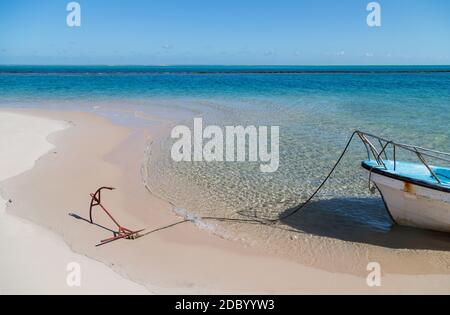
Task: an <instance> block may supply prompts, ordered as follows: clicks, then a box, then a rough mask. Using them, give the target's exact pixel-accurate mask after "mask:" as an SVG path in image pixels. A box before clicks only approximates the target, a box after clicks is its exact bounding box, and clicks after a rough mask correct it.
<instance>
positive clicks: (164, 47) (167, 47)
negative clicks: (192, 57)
mask: <svg viewBox="0 0 450 315" xmlns="http://www.w3.org/2000/svg"><path fill="white" fill-rule="evenodd" d="M162 49H166V50H170V49H173V45H170V44H166V45H163V46H162Z"/></svg>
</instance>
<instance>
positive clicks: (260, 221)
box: [141, 131, 357, 236]
mask: <svg viewBox="0 0 450 315" xmlns="http://www.w3.org/2000/svg"><path fill="white" fill-rule="evenodd" d="M356 134H357V131H355V132H353V134H352V136H351V137H350V138H349V140H348V142H347V144H346V146H345V148H344V150H343V151H342V153H341V155H340V156H339V158H338V160H337V162H336V163H335V164H334V165H333V167H332V169H331V171H330V172H329V173H328V175H327V176H326V177H325V179H324V180H323V181H322V183H321V184H320V185H319V186H318V187H317V189H316V190H315V191H314V193H313V194H311V196H310V197H309V198H308V199H307V200H306V201H305V202H304V203H302V204H300V205H298V206H297V207H295V208H292V211H291V212H290V213H288V214H286V215H284V216H279V217H278V218H277V219H272V220H270V219H259V218H255V219H233V218H220V217H199V218H198V219H200V220H213V221H225V222H237V223H244V224H245V223H247V224H263V225H273V224H276V223H278V222H280V221H283V220H285V219H287V218H290V217H292V216H293V215H295V214H297V213H298V212H300V211H301V210H303V209H304V208H305V207H306V206H307V205H308V204H310V203H311V201H312V200H313V199H314V197H315V196H316V195H317V194H318V193H319V192H320V191H321V190H322V188H323V186H325V184H326V183H327V182H328V180H329V179H330V177H331V176H332V175H333V174H334V172H335V171H336V169H337V167H338V166H339V165H340V164H341V162H342V160H343V158H344V157H345V155H346V153H347V151H348V149H349V148H350V145H351V143H352V141H353V139H354V137H355V135H356ZM187 222H193V221H192V220H188V219H184V220H182V221H179V222H176V223H173V224H170V225H167V226H164V227H161V228H158V229H155V230H152V231H149V232H147V233H145V234H143V235H141V236H146V235H149V234H152V233H156V232H159V231H161V230H165V229H168V228H171V227H174V226H177V225H180V224H183V223H187Z"/></svg>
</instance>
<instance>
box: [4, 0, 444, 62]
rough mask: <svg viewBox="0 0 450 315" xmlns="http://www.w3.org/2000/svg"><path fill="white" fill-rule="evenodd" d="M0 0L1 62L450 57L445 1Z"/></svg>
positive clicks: (426, 59)
mask: <svg viewBox="0 0 450 315" xmlns="http://www.w3.org/2000/svg"><path fill="white" fill-rule="evenodd" d="M69 2H70V1H69V0H39V1H30V0H0V64H149V65H163V64H223V65H229V64H237V65H254V64H257V65H263V64H264V65H281V64H283V65H291V64H292V65H341V64H343V65H350V64H351V65H353V64H375V65H376V64H446V65H448V64H450V19H449V13H450V1H448V0H380V1H378V2H379V3H380V4H381V6H382V26H381V27H379V28H370V27H368V25H367V23H366V17H367V15H368V14H369V12H367V11H366V6H367V4H368V3H369V2H370V1H369V0H127V1H124V0H122V1H120V0H79V1H78V2H79V3H80V5H81V9H82V12H81V23H82V25H81V27H80V28H69V27H68V26H67V24H66V16H67V14H68V12H67V11H66V5H67V3H69Z"/></svg>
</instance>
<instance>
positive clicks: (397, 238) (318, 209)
mask: <svg viewBox="0 0 450 315" xmlns="http://www.w3.org/2000/svg"><path fill="white" fill-rule="evenodd" d="M290 213H292V209H288V210H286V211H285V212H283V213H282V214H281V215H280V217H283V216H286V215H288V214H290ZM281 222H282V223H283V224H285V225H287V226H288V227H289V230H292V231H297V232H299V233H308V234H312V235H317V236H323V237H329V238H334V239H339V240H343V241H348V242H355V243H364V244H370V245H376V246H382V247H386V248H391V249H413V250H414V249H416V250H439V251H450V234H449V233H443V232H435V231H428V230H421V229H416V228H409V227H403V226H398V225H396V224H394V222H393V221H392V220H391V218H390V215H389V213H388V211H387V210H386V208H385V206H384V203H383V202H382V200H381V199H379V198H333V199H329V200H319V201H313V202H311V203H310V204H309V205H307V206H306V207H305V208H304V209H303V210H301V211H300V212H298V213H296V214H294V215H292V216H290V217H288V218H286V219H283V220H282V221H281Z"/></svg>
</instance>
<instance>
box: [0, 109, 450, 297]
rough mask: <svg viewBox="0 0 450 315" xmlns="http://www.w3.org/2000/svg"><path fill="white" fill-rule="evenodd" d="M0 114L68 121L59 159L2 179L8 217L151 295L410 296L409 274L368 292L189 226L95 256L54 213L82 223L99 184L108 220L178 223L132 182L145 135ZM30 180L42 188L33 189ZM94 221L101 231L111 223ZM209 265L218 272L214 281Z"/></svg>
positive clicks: (55, 139)
mask: <svg viewBox="0 0 450 315" xmlns="http://www.w3.org/2000/svg"><path fill="white" fill-rule="evenodd" d="M5 111H9V112H18V113H24V114H26V115H31V116H38V117H39V116H40V117H47V118H50V119H55V120H70V121H73V122H74V127H72V128H71V129H68V130H64V131H62V132H60V133H58V134H57V135H55V134H53V135H51V136H50V138H49V140H50V142H51V143H53V144H54V145H55V146H56V149H55V150H56V152H57V154H47V155H45V156H43V157H42V158H41V159H39V161H38V163H36V165H35V167H34V168H33V169H31V170H29V171H27V172H26V173H24V174H21V175H19V176H17V177H15V178H12V179H9V180H7V181H6V182H2V184H1V185H0V186H1V187H2V190H3V189H4V190H6V192H7V195H8V196H11V198H12V199H13V204H12V205H11V206H10V210H11V211H10V212H13V214H14V215H18V216H19V217H25V218H26V219H29V220H31V221H32V222H36V223H37V224H38V225H44V226H45V227H46V228H49V229H50V230H53V231H54V232H56V233H57V234H58V235H62V236H63V239H64V240H65V242H66V243H68V244H69V247H70V248H71V249H72V250H73V251H75V252H79V253H82V254H83V255H86V256H88V257H90V258H93V259H95V260H99V261H102V262H103V263H105V264H106V265H107V266H109V267H110V268H112V269H113V270H114V271H116V272H118V273H120V274H122V275H123V276H125V277H126V278H129V279H132V280H133V281H134V282H138V283H142V284H144V285H146V286H147V288H148V289H149V288H150V287H151V288H152V291H153V292H155V293H161V292H164V293H171V294H175V293H180V292H185V293H186V292H189V293H194V292H202V293H212V292H220V293H224V292H229V293H237V292H238V293H249V292H251V293H311V292H318V293H325V292H326V293H343V292H353V293H355V292H356V293H381V292H390V291H391V292H395V290H396V289H397V290H398V288H399V287H402V288H403V289H404V290H407V289H410V290H412V289H411V288H410V287H409V285H408V283H410V282H411V280H410V279H411V277H409V276H393V277H394V278H395V279H393V280H392V283H391V284H390V286H389V287H388V288H386V287H385V288H381V289H373V288H369V287H367V286H366V283H365V279H364V278H362V277H356V276H351V275H345V274H333V273H329V272H326V271H322V270H318V269H313V268H311V267H304V266H302V265H299V264H297V263H295V262H292V261H288V260H285V259H281V258H278V257H273V256H272V255H268V254H266V253H264V252H262V251H260V250H258V249H255V248H249V247H248V246H245V245H244V244H241V243H238V242H232V241H229V240H225V239H221V238H219V237H217V236H216V235H213V234H212V233H209V232H207V231H203V230H199V229H198V228H197V227H196V226H194V225H192V224H186V225H183V226H179V227H176V228H174V229H172V230H168V231H163V232H161V233H160V234H153V235H151V236H150V237H145V238H141V239H138V240H136V241H134V242H132V241H126V240H123V241H119V242H116V243H114V244H111V246H108V247H106V246H105V247H104V248H101V249H96V248H94V247H93V245H94V244H95V242H96V241H98V240H100V239H102V238H105V236H108V235H107V234H105V232H104V231H98V230H95V229H93V228H92V227H91V226H89V225H87V224H83V223H80V222H77V221H74V219H72V218H70V217H68V215H67V214H68V212H69V210H62V209H61V204H67V206H64V207H66V208H67V207H70V209H71V211H73V212H76V213H77V214H80V215H84V216H86V212H87V208H88V203H89V197H88V193H89V192H92V190H95V189H96V188H98V187H97V186H102V185H105V184H108V185H110V184H109V183H110V182H111V183H112V184H111V185H115V186H118V187H117V188H119V190H117V191H115V192H113V193H108V195H107V196H106V198H107V200H108V201H107V202H108V205H110V206H111V209H112V211H113V213H114V215H115V216H116V217H118V218H119V220H120V221H121V222H124V225H125V226H129V227H131V228H141V227H146V228H147V227H149V228H158V227H160V226H164V225H167V224H170V223H174V222H176V221H179V217H177V216H176V215H175V213H173V211H172V209H171V206H170V204H168V203H167V202H165V201H163V200H161V199H159V198H157V197H156V196H152V195H150V194H149V193H148V192H147V190H146V189H145V187H144V185H143V184H142V183H141V181H140V180H139V179H138V178H139V171H138V170H139V169H140V168H139V166H140V165H139V164H140V161H141V160H142V156H141V155H139V154H140V153H141V154H142V153H143V150H144V147H145V144H146V143H147V142H148V141H149V139H148V137H151V136H152V131H151V130H150V131H149V132H148V133H147V134H145V135H143V134H140V133H139V132H136V131H135V132H133V131H130V130H129V129H127V128H125V127H121V126H120V127H119V126H115V125H113V124H112V123H110V122H108V121H107V120H106V119H105V118H101V117H98V116H95V115H93V114H86V113H74V112H53V111H52V112H50V111H44V110H1V111H0V113H1V112H5ZM87 147H88V148H89V149H90V150H86V148H87ZM93 151H94V152H93ZM75 166H80V168H81V169H82V171H81V172H78V171H77V170H75V168H76V167H75ZM66 172H68V173H69V174H66ZM94 174H95V176H93V175H94ZM43 178H46V180H45V181H44V180H43ZM52 180H53V181H56V183H55V182H52ZM61 182H64V183H69V184H68V186H69V187H61V185H60V184H58V183H61ZM70 182H72V183H70ZM92 182H95V183H96V185H94V184H93V183H92ZM33 183H39V184H40V185H43V186H45V187H44V188H41V187H39V188H38V189H37V190H38V191H30V188H32V187H33ZM77 183H78V185H77ZM80 185H86V186H89V187H80ZM25 188H26V189H25ZM49 192H52V193H56V195H57V198H56V199H57V200H54V199H51V196H52V194H49ZM16 200H17V201H20V203H19V202H18V203H16ZM30 205H33V207H34V208H35V209H34V210H36V209H37V211H35V213H30V211H31V210H30ZM149 207H150V209H148V208H149ZM49 208H51V209H49ZM55 214H56V216H53V215H55ZM100 220H101V219H100ZM101 223H104V224H108V221H101ZM155 254H156V255H155ZM180 259H181V260H180ZM216 267H217V269H220V268H222V269H221V270H220V274H218V272H216V271H217V270H216ZM257 267H259V268H257ZM260 269H261V270H260ZM155 273H160V274H155ZM416 277H417V278H416V279H421V278H422V277H421V276H416ZM424 277H425V278H426V279H424V282H423V283H421V285H422V289H426V288H425V284H426V283H427V282H429V285H428V286H427V288H428V290H430V292H441V291H442V290H443V289H445V288H447V292H448V291H450V288H448V286H447V287H446V286H442V285H441V286H439V283H445V281H446V280H445V279H443V278H444V277H446V278H450V277H448V276H447V275H446V276H444V277H439V276H424ZM442 279H443V280H442ZM441 281H442V282H441ZM433 283H434V285H433ZM447 283H448V282H447ZM155 288H156V289H155ZM420 289H421V288H419V289H416V290H417V291H415V292H418V291H420ZM433 290H436V291H433Z"/></svg>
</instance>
